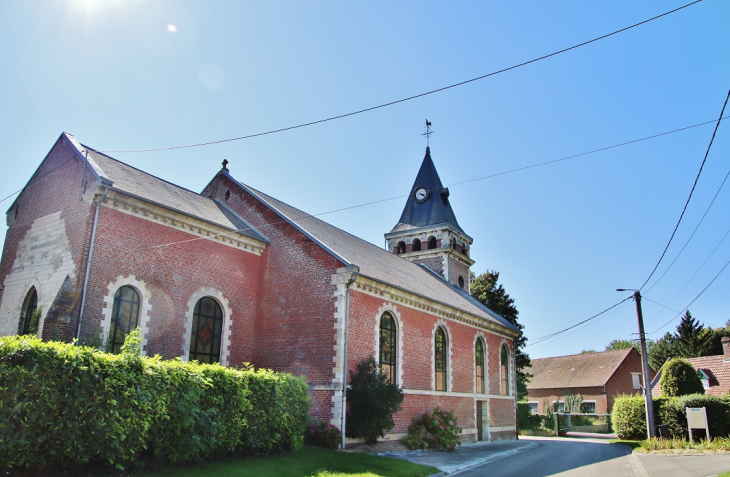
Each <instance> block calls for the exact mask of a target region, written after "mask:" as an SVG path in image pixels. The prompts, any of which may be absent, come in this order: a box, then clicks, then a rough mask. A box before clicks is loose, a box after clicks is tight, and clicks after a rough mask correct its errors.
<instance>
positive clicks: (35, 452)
mask: <svg viewBox="0 0 730 477" xmlns="http://www.w3.org/2000/svg"><path fill="white" fill-rule="evenodd" d="M130 336H131V337H130V339H129V341H128V342H127V343H125V346H123V352H122V353H120V354H118V355H112V354H107V353H103V352H100V351H99V350H96V349H93V348H89V347H85V346H75V345H73V344H69V343H58V342H43V341H41V340H40V339H38V338H36V337H32V336H10V337H4V338H0V422H1V423H2V425H0V455H2V456H3V459H2V462H0V472H2V471H4V470H11V471H21V470H23V469H26V471H27V472H30V473H42V472H47V473H59V472H58V471H59V469H64V468H66V469H68V468H84V467H88V466H89V465H103V466H108V467H116V468H119V469H122V468H125V467H129V466H133V465H137V464H141V463H143V461H145V460H147V459H155V460H157V461H160V462H163V463H164V462H185V461H190V460H193V459H201V458H208V457H214V456H217V455H223V454H230V453H237V454H247V453H267V452H271V451H275V450H280V449H289V448H296V447H299V446H300V445H301V444H302V441H303V436H304V426H305V423H306V414H307V408H308V396H307V387H306V383H305V382H304V381H303V380H302V379H299V378H294V377H292V376H290V375H286V374H277V373H273V372H271V371H266V370H257V371H253V370H252V369H249V368H245V369H240V370H238V369H230V368H225V367H223V366H220V365H202V364H197V363H183V362H182V361H180V360H179V359H178V360H172V361H162V360H161V359H160V358H159V357H155V358H148V357H141V356H139V345H138V343H137V342H136V341H135V340H136V338H135V334H134V333H130Z"/></svg>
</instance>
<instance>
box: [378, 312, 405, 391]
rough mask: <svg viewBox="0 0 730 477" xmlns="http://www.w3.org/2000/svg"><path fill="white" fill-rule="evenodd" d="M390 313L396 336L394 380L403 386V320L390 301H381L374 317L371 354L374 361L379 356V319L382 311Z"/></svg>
mask: <svg viewBox="0 0 730 477" xmlns="http://www.w3.org/2000/svg"><path fill="white" fill-rule="evenodd" d="M386 312H387V313H390V314H391V316H392V317H393V320H394V321H395V337H396V356H395V360H396V364H395V367H396V370H395V381H396V384H397V385H398V386H400V387H403V334H404V329H403V320H402V318H401V314H400V312H399V311H398V309H397V308H396V306H395V305H394V304H392V303H383V304H382V305H381V306H380V308H378V314H377V316H376V317H375V349H374V354H373V356H374V357H375V362H376V363H377V362H378V358H379V357H380V319H381V317H382V316H383V314H384V313H386Z"/></svg>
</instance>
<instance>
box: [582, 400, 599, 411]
mask: <svg viewBox="0 0 730 477" xmlns="http://www.w3.org/2000/svg"><path fill="white" fill-rule="evenodd" d="M580 408H581V411H583V412H584V413H586V414H595V413H596V401H583V402H582V403H581V405H580Z"/></svg>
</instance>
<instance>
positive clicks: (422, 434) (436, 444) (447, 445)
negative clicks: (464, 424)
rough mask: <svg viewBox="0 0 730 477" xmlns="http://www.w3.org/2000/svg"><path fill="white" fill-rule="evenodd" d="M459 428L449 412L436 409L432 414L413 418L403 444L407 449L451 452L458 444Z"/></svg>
mask: <svg viewBox="0 0 730 477" xmlns="http://www.w3.org/2000/svg"><path fill="white" fill-rule="evenodd" d="M459 434H461V428H460V427H459V426H458V425H457V422H456V417H455V416H454V413H453V412H451V411H443V410H442V409H441V408H440V407H437V408H436V409H434V410H433V412H427V413H426V414H421V415H420V416H418V417H415V418H413V423H412V424H411V425H410V426H409V427H408V435H406V437H405V438H403V444H405V446H406V447H408V448H409V449H442V450H444V451H446V452H452V451H453V450H454V449H455V448H456V446H457V445H458V444H460V443H459Z"/></svg>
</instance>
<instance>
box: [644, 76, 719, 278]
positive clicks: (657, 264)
mask: <svg viewBox="0 0 730 477" xmlns="http://www.w3.org/2000/svg"><path fill="white" fill-rule="evenodd" d="M728 98H730V90H728V92H727V96H726V97H725V103H724V104H723V105H722V111H720V117H719V118H718V119H717V124H715V130H714V131H713V132H712V138H711V139H710V144H708V145H707V150H706V151H705V157H704V159H702V164H701V165H700V170H699V171H697V177H695V182H694V184H692V190H690V191H689V197H687V202H685V203H684V208H683V209H682V213H681V214H680V215H679V220H677V225H675V226H674V231H673V232H672V235H671V237H669V242H667V246H666V247H664V251H663V252H662V255H661V256H660V257H659V261H658V262H657V263H656V265H655V266H654V270H652V271H651V273H650V274H649V276H648V277H647V279H646V281H645V282H644V284H643V285H641V286H640V287H639V290H641V289H643V288H644V287H645V286H646V284H647V283H649V280H651V277H652V276H654V272H656V270H657V268H659V264H660V263H662V259H663V258H664V255H665V254H666V253H667V250H668V249H669V245H670V244H671V243H672V239H673V238H674V234H676V233H677V229H678V228H679V224H680V222H682V217H684V213H685V212H686V211H687V206H688V205H689V201H690V199H692V194H693V193H694V191H695V187H697V181H699V180H700V174H702V168H704V167H705V162H707V156H709V155H710V148H711V147H712V143H713V142H714V141H715V135H716V134H717V129H718V128H719V127H720V122H721V121H722V115H723V114H725V106H727V100H728Z"/></svg>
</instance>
